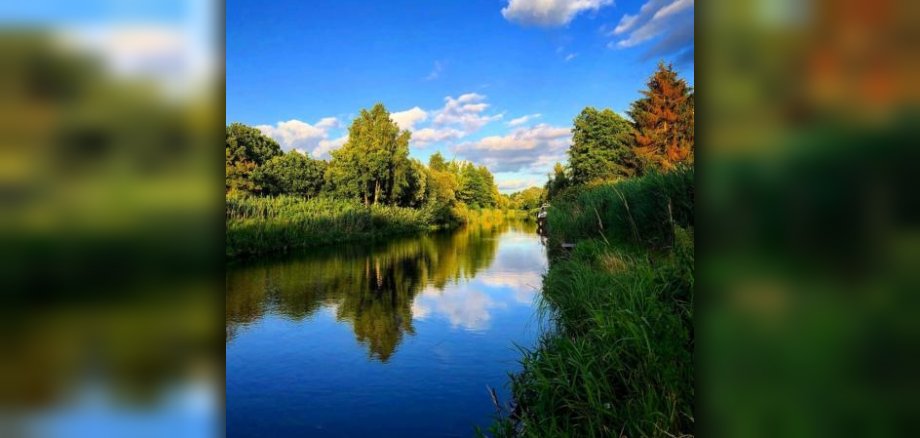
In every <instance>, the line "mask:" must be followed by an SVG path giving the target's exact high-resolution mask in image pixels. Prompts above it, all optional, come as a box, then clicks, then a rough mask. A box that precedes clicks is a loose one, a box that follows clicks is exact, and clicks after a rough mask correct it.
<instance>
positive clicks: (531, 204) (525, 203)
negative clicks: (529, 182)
mask: <svg viewBox="0 0 920 438" xmlns="http://www.w3.org/2000/svg"><path fill="white" fill-rule="evenodd" d="M511 199H512V201H513V204H514V207H515V208H518V209H521V210H535V209H537V208H540V205H541V204H542V203H543V189H541V188H539V187H530V188H527V189H524V190H521V191H520V192H516V193H513V194H512V195H511Z"/></svg>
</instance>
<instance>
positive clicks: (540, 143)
mask: <svg viewBox="0 0 920 438" xmlns="http://www.w3.org/2000/svg"><path fill="white" fill-rule="evenodd" d="M571 140H572V133H571V131H570V130H569V128H567V127H555V126H550V125H547V124H545V123H541V124H539V125H536V126H533V127H529V128H518V129H516V130H514V131H512V132H511V133H510V134H508V135H504V136H490V137H484V138H482V139H480V140H477V141H472V142H465V143H460V144H458V145H456V146H454V147H453V148H451V150H452V151H453V152H454V153H455V154H457V156H459V157H461V158H463V159H466V160H469V161H472V162H474V163H477V164H484V165H486V166H487V167H488V168H489V169H490V170H492V171H493V172H516V171H529V172H545V171H548V170H549V168H550V166H552V165H553V163H555V162H557V161H562V160H564V159H565V153H566V150H568V147H569V145H570V144H571Z"/></svg>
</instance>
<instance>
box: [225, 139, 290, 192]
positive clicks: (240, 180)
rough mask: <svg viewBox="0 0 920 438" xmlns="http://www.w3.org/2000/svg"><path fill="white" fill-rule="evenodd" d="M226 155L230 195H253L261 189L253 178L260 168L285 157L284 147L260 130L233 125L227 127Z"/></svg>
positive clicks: (226, 175)
mask: <svg viewBox="0 0 920 438" xmlns="http://www.w3.org/2000/svg"><path fill="white" fill-rule="evenodd" d="M224 152H225V154H226V157H225V161H224V163H225V177H226V190H227V192H236V191H240V192H244V193H252V192H255V191H258V190H259V189H260V187H259V185H258V184H257V183H256V182H255V181H254V178H253V177H254V174H255V171H256V168H257V167H258V166H261V165H262V164H264V163H265V162H266V161H268V160H269V159H271V158H272V157H276V156H279V155H281V146H278V143H277V142H275V140H272V139H271V138H270V137H267V136H265V135H264V134H262V132H261V131H259V130H258V129H256V128H252V127H249V126H246V125H243V124H241V123H232V124H230V125H229V126H227V135H226V146H225V151H224Z"/></svg>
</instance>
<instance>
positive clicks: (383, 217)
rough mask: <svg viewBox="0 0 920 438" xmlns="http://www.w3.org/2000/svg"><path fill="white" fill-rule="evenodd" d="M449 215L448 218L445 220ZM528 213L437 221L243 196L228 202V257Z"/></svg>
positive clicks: (350, 205) (431, 214)
mask: <svg viewBox="0 0 920 438" xmlns="http://www.w3.org/2000/svg"><path fill="white" fill-rule="evenodd" d="M445 217H446V220H445V219H444V218H445ZM533 218H534V216H533V215H531V214H530V213H529V212H526V211H523V210H499V209H489V208H486V209H475V210H474V209H469V208H466V207H465V205H461V206H458V207H454V208H453V210H452V211H450V214H449V215H448V216H442V217H441V218H440V219H439V217H438V212H436V211H434V210H433V209H431V208H421V209H417V208H409V207H398V206H387V205H371V206H365V205H363V204H362V203H361V202H359V201H357V200H342V199H334V198H326V197H318V198H313V199H304V198H301V197H296V196H287V195H285V196H278V197H256V196H244V197H233V198H228V199H227V219H226V224H227V241H226V256H227V257H228V258H230V259H238V258H245V257H251V256H255V255H259V254H266V253H271V252H284V251H288V250H291V249H295V248H308V247H317V246H323V245H329V244H334V243H344V242H354V241H360V240H381V239H387V238H390V237H395V236H401V235H408V234H416V233H421V232H425V231H433V230H438V229H452V228H456V227H459V226H464V225H466V224H469V223H486V224H488V223H497V222H501V221H502V220H504V219H518V220H533Z"/></svg>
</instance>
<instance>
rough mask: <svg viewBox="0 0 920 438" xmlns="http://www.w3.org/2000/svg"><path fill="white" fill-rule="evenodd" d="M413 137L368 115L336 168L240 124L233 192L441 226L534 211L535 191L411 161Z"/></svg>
mask: <svg viewBox="0 0 920 438" xmlns="http://www.w3.org/2000/svg"><path fill="white" fill-rule="evenodd" d="M410 136H411V134H410V133H409V131H406V130H401V129H400V128H399V126H398V125H397V124H396V123H395V122H394V121H393V120H392V119H391V118H390V113H389V112H388V111H387V110H386V108H385V107H384V106H383V105H382V104H379V103H378V104H376V105H374V107H373V108H371V109H370V110H366V109H364V110H361V113H360V115H359V116H358V117H357V118H355V120H354V121H353V122H352V124H351V126H350V127H349V128H348V141H347V142H346V143H345V144H344V145H343V146H342V147H341V148H339V149H337V150H334V151H332V152H331V155H332V158H331V159H330V160H329V161H325V160H317V159H313V158H310V157H308V156H306V155H305V154H303V153H301V152H299V151H290V152H287V153H284V152H282V151H281V147H280V146H279V145H278V143H277V142H275V141H274V140H273V139H271V138H270V137H268V136H265V135H263V134H262V133H261V132H260V131H259V130H258V129H255V128H252V127H249V126H246V125H243V124H240V123H233V124H231V125H229V126H227V135H226V193H227V196H228V198H236V197H241V196H279V195H290V196H296V197H301V198H304V199H312V198H315V197H318V196H324V197H333V198H337V199H342V200H358V201H360V202H361V203H363V204H364V205H365V206H377V205H384V206H397V207H408V208H416V209H426V210H429V211H432V212H434V213H435V217H436V220H437V221H438V222H448V221H449V220H451V219H456V218H455V217H454V218H452V216H456V214H457V212H456V208H458V207H459V208H461V209H465V208H469V209H480V208H499V209H522V208H523V209H531V208H535V207H536V206H537V205H538V204H539V196H537V197H536V199H537V201H534V199H535V197H534V191H535V190H536V191H537V192H540V189H539V188H533V189H530V191H529V192H527V193H523V194H515V195H511V196H509V195H504V194H501V193H499V191H498V186H497V185H496V183H495V178H494V176H493V175H492V173H491V172H490V171H489V169H487V168H486V167H485V166H476V165H474V164H473V163H470V162H467V161H458V160H446V159H445V158H444V157H443V156H442V155H441V154H440V153H435V154H434V155H432V156H431V157H430V159H429V161H428V163H427V164H425V163H422V162H420V161H419V160H416V159H413V158H410V157H409V139H410Z"/></svg>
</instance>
